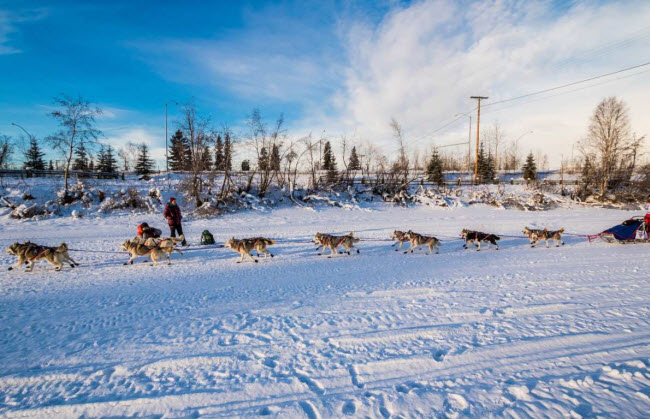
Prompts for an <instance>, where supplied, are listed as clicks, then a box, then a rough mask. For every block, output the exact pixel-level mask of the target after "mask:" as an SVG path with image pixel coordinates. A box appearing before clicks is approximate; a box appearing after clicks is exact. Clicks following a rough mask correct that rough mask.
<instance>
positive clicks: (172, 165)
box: [169, 130, 191, 170]
mask: <svg viewBox="0 0 650 419" xmlns="http://www.w3.org/2000/svg"><path fill="white" fill-rule="evenodd" d="M188 154H189V144H188V141H187V138H185V136H184V135H183V132H182V131H181V130H177V131H176V132H175V133H174V135H172V137H171V139H170V146H169V169H170V170H188V169H189V168H190V167H191V165H189V164H188V162H187V157H188Z"/></svg>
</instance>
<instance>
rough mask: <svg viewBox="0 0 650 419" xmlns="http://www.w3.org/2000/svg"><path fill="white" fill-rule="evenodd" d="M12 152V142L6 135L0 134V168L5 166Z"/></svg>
mask: <svg viewBox="0 0 650 419" xmlns="http://www.w3.org/2000/svg"><path fill="white" fill-rule="evenodd" d="M13 152H14V142H13V140H12V139H11V137H10V136H8V135H0V168H3V169H4V168H6V167H7V166H8V165H9V160H10V159H11V155H12V154H13Z"/></svg>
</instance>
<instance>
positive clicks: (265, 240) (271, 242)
mask: <svg viewBox="0 0 650 419" xmlns="http://www.w3.org/2000/svg"><path fill="white" fill-rule="evenodd" d="M264 243H265V244H267V245H271V244H275V240H271V239H264Z"/></svg>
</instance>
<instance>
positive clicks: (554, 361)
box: [0, 202, 650, 418]
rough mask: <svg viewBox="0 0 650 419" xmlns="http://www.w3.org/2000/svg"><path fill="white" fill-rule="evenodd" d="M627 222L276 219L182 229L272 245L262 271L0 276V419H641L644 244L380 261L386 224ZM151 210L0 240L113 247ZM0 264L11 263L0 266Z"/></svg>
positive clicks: (648, 384)
mask: <svg viewBox="0 0 650 419" xmlns="http://www.w3.org/2000/svg"><path fill="white" fill-rule="evenodd" d="M632 215H636V214H635V213H632V212H626V211H620V210H612V209H597V208H588V207H582V206H580V207H577V206H576V207H571V208H558V209H554V210H550V211H543V212H523V211H517V210H503V209H495V208H493V207H488V206H485V205H472V206H470V207H453V208H440V207H430V206H425V205H420V206H414V207H409V208H402V207H396V206H391V205H388V204H384V203H379V202H377V203H372V204H368V205H365V206H364V207H363V210H362V211H359V210H345V209H343V208H337V207H314V208H302V207H296V206H293V207H284V208H278V209H273V210H265V211H263V212H257V211H247V212H241V213H235V214H229V215H225V216H222V217H219V218H214V219H205V220H199V219H194V220H189V221H188V222H187V223H186V224H185V225H184V230H185V232H186V234H187V235H188V237H189V238H190V241H192V242H194V243H196V242H197V241H198V239H199V236H200V234H201V232H202V231H203V230H204V229H209V230H210V231H211V232H212V233H213V234H214V236H215V239H216V240H217V242H218V243H223V242H224V241H225V240H226V239H227V238H229V237H232V236H235V237H250V236H259V235H262V236H267V237H270V238H274V239H278V242H279V243H278V244H277V245H274V246H272V247H271V250H272V251H273V253H274V254H275V257H274V258H272V259H271V258H269V259H267V260H264V259H261V260H260V263H257V264H254V263H251V262H250V261H248V262H247V263H246V262H245V263H241V264H237V263H235V262H236V260H238V255H237V254H236V253H234V252H232V251H230V250H228V249H222V248H214V247H213V248H198V247H191V248H189V249H187V251H186V252H185V254H184V255H182V256H181V255H177V254H175V255H174V256H173V257H172V261H173V262H172V265H171V266H166V265H164V264H162V265H160V266H157V267H152V266H150V265H149V263H136V264H135V265H133V266H122V263H123V262H124V261H125V260H126V259H127V257H126V255H125V254H120V253H95V252H78V251H74V252H72V253H71V254H72V257H73V258H74V259H75V260H77V262H79V263H80V264H81V266H80V267H79V268H75V269H72V270H71V269H70V268H68V267H67V266H66V267H65V268H64V271H62V272H59V273H55V272H54V271H53V268H52V267H51V266H49V265H47V264H46V263H44V262H39V263H38V264H37V265H36V267H35V269H34V272H33V273H31V274H30V273H25V272H23V271H22V270H21V269H17V270H14V271H12V272H7V271H2V274H0V289H1V290H2V291H1V293H0V320H1V321H0V342H1V344H0V415H1V416H5V417H77V416H90V417H96V416H165V417H191V416H207V417H249V416H260V415H261V416H269V417H282V418H286V417H305V418H320V417H322V418H327V417H346V416H354V417H366V416H368V417H384V418H388V417H494V416H498V417H503V416H505V417H595V416H598V417H612V418H625V417H643V416H645V415H647V412H648V411H650V398H649V396H650V371H649V368H648V366H649V365H650V324H649V319H650V286H649V280H648V272H650V261H649V260H648V249H649V247H648V245H643V244H639V245H608V244H605V243H601V242H595V243H587V241H586V240H585V239H584V238H581V237H578V236H566V237H565V242H566V245H565V246H563V247H559V248H555V247H551V248H549V249H546V248H545V247H543V246H541V247H539V248H534V249H533V248H530V246H529V245H528V240H526V239H523V238H510V237H504V239H503V240H502V241H501V243H500V249H501V250H499V251H496V250H494V249H490V250H483V251H481V252H476V251H473V250H471V251H466V250H462V248H461V242H460V241H445V242H443V246H442V248H441V252H440V254H439V255H427V254H425V253H424V252H417V251H416V253H414V254H408V255H404V254H402V253H401V252H395V251H393V249H394V248H393V247H391V242H390V241H385V239H388V237H390V235H391V233H392V231H393V230H394V229H401V230H407V229H413V230H415V231H420V232H422V233H428V234H433V235H438V236H440V237H452V236H453V237H457V236H458V234H459V232H460V230H461V229H462V228H473V229H479V230H483V231H486V232H494V233H498V234H501V235H504V236H519V235H520V234H521V229H522V228H523V227H524V226H529V227H545V226H546V227H549V228H560V227H565V228H566V229H567V232H570V233H575V234H587V233H594V232H598V231H601V230H603V229H604V228H607V227H610V226H612V225H614V224H617V223H619V222H620V221H622V220H624V219H627V218H629V217H631V216H632ZM142 221H147V222H148V223H149V224H150V225H153V226H157V227H164V220H163V219H162V216H161V215H160V214H145V215H143V214H133V215H131V214H122V215H110V216H97V215H86V216H84V217H82V218H72V217H58V218H48V219H43V220H40V221H21V222H17V221H15V220H11V219H9V218H6V217H5V218H2V219H0V245H2V246H4V247H6V246H8V245H9V244H11V243H12V242H14V241H18V240H19V241H22V240H27V239H30V240H32V241H34V242H37V243H39V244H47V245H54V244H58V243H60V242H61V241H65V242H67V243H68V245H69V247H70V248H72V249H88V250H93V251H97V250H106V251H112V252H118V251H119V245H120V243H122V241H124V239H126V238H129V237H132V236H133V235H134V234H135V226H136V225H137V224H138V223H140V222H142ZM317 231H321V232H338V233H347V232H350V231H354V232H355V234H357V235H358V236H360V237H362V238H364V239H373V240H364V241H362V242H361V243H359V247H360V249H361V253H360V254H354V255H352V256H347V255H338V256H335V257H334V258H332V259H328V258H326V257H319V256H317V255H316V251H315V246H314V245H312V244H310V243H309V241H310V240H311V237H312V236H313V234H314V233H315V232H317ZM0 261H1V262H2V264H3V265H4V266H7V265H9V264H10V263H13V262H14V259H12V257H10V256H9V255H7V254H4V253H3V254H2V255H1V256H0Z"/></svg>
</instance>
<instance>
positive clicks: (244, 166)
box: [241, 160, 251, 172]
mask: <svg viewBox="0 0 650 419" xmlns="http://www.w3.org/2000/svg"><path fill="white" fill-rule="evenodd" d="M249 170H251V162H250V161H248V160H242V162H241V171H242V172H248V171H249Z"/></svg>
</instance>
